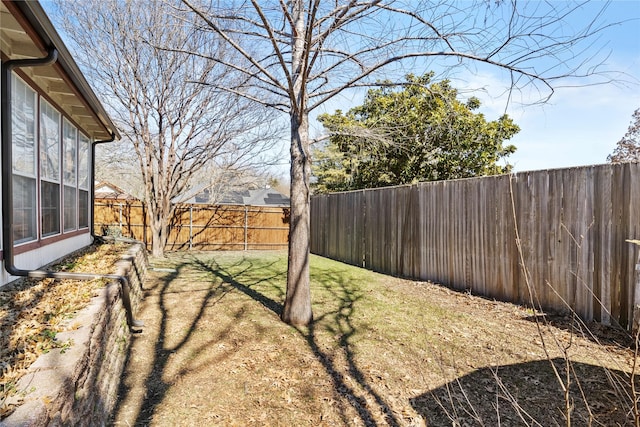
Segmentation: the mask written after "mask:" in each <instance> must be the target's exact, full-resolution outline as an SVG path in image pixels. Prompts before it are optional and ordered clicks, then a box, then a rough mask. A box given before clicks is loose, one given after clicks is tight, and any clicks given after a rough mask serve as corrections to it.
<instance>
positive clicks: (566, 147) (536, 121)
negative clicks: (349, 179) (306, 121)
mask: <svg viewBox="0 0 640 427" xmlns="http://www.w3.org/2000/svg"><path fill="white" fill-rule="evenodd" d="M555 1H559V0H555ZM603 5H605V3H604V2H602V1H597V0H596V1H593V2H592V3H591V4H590V5H589V7H587V8H585V9H584V11H583V14H582V15H580V14H575V15H572V16H573V18H572V21H571V22H570V24H572V25H575V26H576V27H581V26H582V25H585V24H587V23H588V22H589V21H590V20H591V19H592V18H593V14H594V12H595V11H597V10H599V9H601V8H602V6H603ZM601 21H602V22H603V23H618V22H622V21H627V22H623V23H621V24H619V25H613V26H611V27H609V28H607V30H606V31H605V32H603V33H602V34H601V36H600V38H599V39H598V40H597V41H596V45H598V46H600V47H603V49H602V51H601V52H600V55H601V56H600V57H601V58H603V57H605V56H606V55H607V54H608V57H606V60H605V61H604V63H603V64H602V65H603V66H604V68H606V69H607V70H612V71H616V72H619V73H624V74H625V76H618V77H620V81H617V82H615V83H612V84H605V85H598V86H583V87H558V88H556V90H555V93H554V95H553V96H552V97H551V99H550V100H549V101H548V102H546V103H544V104H541V105H531V104H533V103H535V102H536V101H538V100H539V97H538V96H536V95H537V94H535V93H534V94H532V96H530V97H527V95H526V94H524V93H523V95H522V96H523V98H522V99H521V100H520V101H521V103H520V104H518V103H511V104H509V103H508V102H507V99H506V97H505V96H499V94H501V93H503V92H504V88H505V87H507V86H508V81H505V80H503V79H502V77H501V76H500V75H499V74H498V73H497V72H496V70H495V69H493V68H490V67H479V68H478V69H476V70H475V72H471V73H470V72H469V70H468V69H464V70H460V71H459V72H455V73H454V75H453V76H451V77H450V78H451V80H452V84H453V86H454V87H456V88H458V89H460V90H461V93H465V94H466V93H468V94H469V95H474V96H477V97H478V98H480V100H481V101H482V107H481V112H482V113H484V114H485V116H486V117H487V119H489V120H495V119H497V118H498V117H499V116H500V115H502V114H503V113H504V112H505V108H507V111H506V112H507V113H508V114H509V115H510V116H511V117H512V118H513V119H514V120H515V122H516V123H517V124H518V125H519V126H520V128H521V131H520V132H519V133H518V134H517V135H516V136H515V137H514V138H513V139H512V140H511V141H510V143H512V144H514V145H515V146H516V147H517V151H516V152H515V153H514V154H513V155H511V156H510V157H509V158H508V159H507V161H508V163H510V164H512V165H513V167H514V170H515V171H516V172H520V171H526V170H539V169H554V168H564V167H572V166H582V165H592V164H600V163H606V159H607V156H608V155H609V154H610V153H611V152H612V151H613V149H614V148H615V146H616V143H617V141H619V140H620V138H622V136H624V134H625V133H626V131H627V129H628V127H629V124H630V122H631V114H632V113H633V111H634V110H635V109H637V108H640V0H618V1H613V2H611V3H610V4H609V6H608V7H607V8H606V10H605V13H604V15H603V16H602V17H601ZM623 80H624V81H623ZM586 83H587V81H586V80H585V81H582V84H586ZM562 84H563V83H562V82H561V83H560V86H562ZM566 84H569V82H566ZM477 88H484V90H481V91H477V90H475V91H473V89H477ZM361 102H362V94H355V95H354V94H351V95H350V94H344V95H343V96H342V97H341V99H339V100H335V101H331V102H329V103H328V104H327V105H326V106H324V108H321V109H320V110H321V111H318V112H319V113H321V112H329V113H332V112H334V111H335V109H336V108H341V109H342V110H345V111H346V110H348V109H349V108H351V107H353V106H356V105H359V104H360V103H361ZM523 104H529V105H524V106H523ZM507 105H508V107H507ZM320 128H321V127H320V126H319V125H318V124H317V123H312V129H313V130H312V134H313V132H314V131H315V132H316V134H318V133H320V132H322V131H321V129H320Z"/></svg>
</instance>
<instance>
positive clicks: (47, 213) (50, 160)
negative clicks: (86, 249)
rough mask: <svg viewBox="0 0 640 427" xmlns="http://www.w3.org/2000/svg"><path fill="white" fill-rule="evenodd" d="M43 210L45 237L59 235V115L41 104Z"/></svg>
mask: <svg viewBox="0 0 640 427" xmlns="http://www.w3.org/2000/svg"><path fill="white" fill-rule="evenodd" d="M40 180H41V182H40V209H41V214H42V236H43V237H46V236H51V235H53V234H59V233H60V113H58V112H57V111H56V110H55V109H54V108H53V107H52V106H51V105H50V104H49V103H48V102H46V101H44V100H41V102H40Z"/></svg>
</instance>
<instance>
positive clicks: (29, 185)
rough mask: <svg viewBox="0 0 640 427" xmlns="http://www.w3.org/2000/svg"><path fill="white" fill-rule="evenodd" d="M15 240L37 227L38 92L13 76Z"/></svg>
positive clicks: (33, 233) (25, 238)
mask: <svg viewBox="0 0 640 427" xmlns="http://www.w3.org/2000/svg"><path fill="white" fill-rule="evenodd" d="M11 78H12V82H11V83H12V89H11V92H12V95H13V99H12V113H11V115H12V117H11V121H12V124H13V126H12V132H11V137H12V141H13V144H12V151H13V240H14V242H15V243H23V242H28V241H30V240H35V239H36V237H37V229H36V93H35V92H34V91H33V90H32V89H31V88H30V87H29V86H27V85H26V84H25V83H24V82H23V81H22V80H21V79H20V78H18V77H17V76H16V75H12V76H11Z"/></svg>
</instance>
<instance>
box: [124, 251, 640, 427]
mask: <svg viewBox="0 0 640 427" xmlns="http://www.w3.org/2000/svg"><path fill="white" fill-rule="evenodd" d="M152 267H153V270H152V272H151V276H150V278H149V280H148V281H147V282H146V283H145V300H144V302H143V305H142V307H141V310H140V312H139V313H138V318H140V319H143V320H144V321H145V323H146V326H145V328H144V330H143V332H142V333H140V334H137V335H135V336H134V337H133V341H132V343H131V352H130V355H129V360H128V362H127V367H126V372H125V376H124V377H123V382H122V386H121V389H120V393H119V398H120V400H119V404H118V407H117V408H116V412H115V417H114V419H113V424H114V425H117V426H133V425H136V426H143V425H145V426H146V425H152V426H204V425H207V426H210V425H222V426H236V425H237V426H245V425H255V426H294V425H295V426H311V425H313V426H334V425H349V426H351V425H354V426H359V425H366V426H382V425H390V426H424V425H428V426H446V425H455V426H476V425H477V426H482V425H484V426H495V425H504V426H516V425H536V426H554V425H563V426H564V425H573V426H587V425H594V426H598V425H601V426H616V425H634V401H635V399H634V394H633V392H632V390H631V387H630V385H631V383H632V380H631V378H632V376H631V373H632V371H633V369H634V361H635V360H636V358H635V355H634V353H633V351H632V344H633V343H632V340H631V339H630V337H629V335H628V334H627V333H625V332H624V331H620V330H617V329H612V328H606V327H603V326H600V325H596V324H589V325H585V324H583V323H581V322H580V321H578V320H577V319H574V318H572V317H559V316H555V317H554V316H551V315H544V314H542V313H539V312H536V311H534V310H532V309H528V308H524V307H519V306H515V305H512V304H507V303H502V302H496V301H492V300H487V299H483V298H479V297H476V296H472V295H469V294H466V293H458V292H453V291H451V290H448V289H446V288H444V287H441V286H437V285H434V284H431V283H425V282H416V281H410V280H401V279H397V278H392V277H388V276H384V275H380V274H376V273H372V272H369V271H365V270H362V269H358V268H354V267H350V266H346V265H344V264H341V263H337V262H334V261H330V260H327V259H324V258H320V257H313V258H312V262H311V280H312V285H311V287H312V289H311V292H312V301H313V310H314V319H315V320H314V323H313V325H312V326H310V327H308V328H294V327H291V326H288V325H285V324H284V323H282V322H281V321H280V319H279V317H278V315H279V312H280V310H281V303H282V301H283V299H284V292H285V281H286V254H285V253H282V252H275V253H274V252H269V253H267V252H249V253H241V252H229V253H189V254H186V253H174V254H170V255H169V256H168V257H167V258H166V259H162V260H159V259H156V260H152ZM636 387H638V383H637V382H636ZM567 417H569V421H568V422H567Z"/></svg>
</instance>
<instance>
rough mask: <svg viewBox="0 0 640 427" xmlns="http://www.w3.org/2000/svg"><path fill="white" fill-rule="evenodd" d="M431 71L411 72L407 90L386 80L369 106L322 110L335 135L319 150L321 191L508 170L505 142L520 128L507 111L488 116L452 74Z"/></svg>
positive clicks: (316, 161)
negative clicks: (463, 94) (436, 76)
mask: <svg viewBox="0 0 640 427" xmlns="http://www.w3.org/2000/svg"><path fill="white" fill-rule="evenodd" d="M432 78H433V73H429V74H426V75H424V76H420V77H418V76H414V75H408V76H406V84H405V85H404V86H403V87H402V88H401V89H397V86H391V85H390V84H388V82H382V83H381V87H379V88H377V89H371V90H369V92H368V93H367V96H366V98H365V101H364V104H363V105H361V106H358V107H355V108H352V109H351V110H349V111H348V112H347V113H346V114H343V113H342V111H337V112H336V113H335V114H332V115H329V114H323V115H321V116H319V120H320V122H321V123H322V124H323V125H324V126H325V129H327V130H328V131H329V133H330V139H329V141H328V143H326V144H324V145H323V146H320V147H319V148H317V149H316V150H315V152H314V174H315V176H316V178H317V182H316V191H318V192H328V191H344V190H354V189H359V188H372V187H382V186H388V185H398V184H408V183H414V182H418V181H435V180H443V179H455V178H468V177H473V176H483V175H495V174H500V173H505V172H508V171H509V170H510V166H509V165H508V164H506V165H505V166H501V165H499V164H498V163H499V161H500V160H502V159H504V158H506V157H507V156H508V155H510V154H511V153H513V152H514V151H515V149H516V147H515V146H513V145H505V144H504V141H505V140H508V139H510V138H511V137H512V136H513V135H515V134H516V133H517V132H518V131H519V130H520V128H519V127H518V126H517V125H516V124H515V123H514V122H513V120H511V119H510V118H509V117H508V116H507V115H503V116H502V117H500V118H499V119H498V120H495V121H487V120H486V119H485V117H484V115H483V114H481V113H478V112H476V110H478V108H479V107H480V101H479V100H478V99H477V98H470V99H469V100H468V101H467V102H462V101H460V100H458V99H457V98H458V91H457V90H456V89H454V88H453V87H451V85H450V84H449V81H447V80H443V81H441V82H437V83H433V82H432V81H431V79H432Z"/></svg>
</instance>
